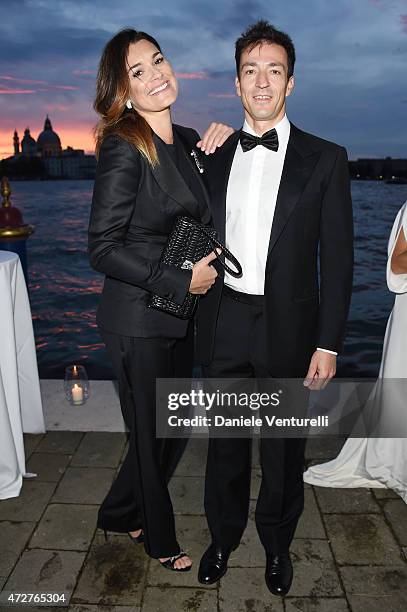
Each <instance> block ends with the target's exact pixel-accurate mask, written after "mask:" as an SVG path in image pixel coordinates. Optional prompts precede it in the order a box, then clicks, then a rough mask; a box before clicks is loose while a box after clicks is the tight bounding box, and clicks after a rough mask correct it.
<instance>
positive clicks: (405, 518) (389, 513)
mask: <svg viewBox="0 0 407 612" xmlns="http://www.w3.org/2000/svg"><path fill="white" fill-rule="evenodd" d="M383 510H384V513H385V515H386V517H387V520H388V521H389V523H390V524H391V526H392V529H393V531H394V533H395V534H396V538H397V540H398V542H399V544H400V545H401V546H407V505H406V504H405V503H404V502H403V500H402V499H386V500H385V502H384V503H383Z"/></svg>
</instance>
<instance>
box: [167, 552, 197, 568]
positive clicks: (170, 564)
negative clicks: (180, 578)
mask: <svg viewBox="0 0 407 612" xmlns="http://www.w3.org/2000/svg"><path fill="white" fill-rule="evenodd" d="M187 556H188V555H187V553H186V552H185V551H184V550H180V551H179V553H178V555H175V556H174V557H170V558H169V559H167V560H166V561H160V563H161V565H162V566H163V567H165V569H168V570H171V571H173V572H189V570H190V569H191V567H192V563H191V565H188V566H187V567H175V565H174V564H175V562H176V561H178V559H182V557H187Z"/></svg>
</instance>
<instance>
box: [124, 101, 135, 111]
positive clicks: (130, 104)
mask: <svg viewBox="0 0 407 612" xmlns="http://www.w3.org/2000/svg"><path fill="white" fill-rule="evenodd" d="M126 106H127V108H128V109H129V110H131V109H132V108H133V105H132V103H131V100H130V99H129V100H127V102H126Z"/></svg>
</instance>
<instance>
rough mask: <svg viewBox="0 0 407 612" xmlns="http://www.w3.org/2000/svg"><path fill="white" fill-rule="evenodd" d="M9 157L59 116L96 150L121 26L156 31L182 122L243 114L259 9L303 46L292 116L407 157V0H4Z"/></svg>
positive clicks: (372, 152)
mask: <svg viewBox="0 0 407 612" xmlns="http://www.w3.org/2000/svg"><path fill="white" fill-rule="evenodd" d="M0 15H1V23H0V158H3V157H6V156H8V155H10V154H12V151H13V149H12V136H13V131H14V129H15V128H17V130H18V132H19V136H20V140H21V138H22V136H23V133H24V129H25V128H26V127H27V126H29V127H30V130H31V133H32V135H33V137H34V138H37V136H38V134H39V132H40V131H41V130H42V128H43V124H44V119H45V116H46V114H47V113H48V114H49V116H50V118H51V121H52V124H53V128H54V129H55V131H56V132H58V134H59V135H60V137H61V140H62V145H63V147H64V148H65V147H66V146H67V145H71V146H73V147H76V148H84V149H86V150H87V151H92V150H93V137H92V127H93V125H94V124H95V121H96V115H95V113H94V111H93V110H92V99H93V94H94V83H95V74H96V69H97V64H98V60H99V57H100V54H101V51H102V49H103V46H104V44H105V43H106V42H107V40H108V39H109V38H110V37H111V36H112V35H113V34H114V33H116V32H117V31H118V30H119V29H120V28H122V27H129V26H130V27H134V28H136V29H140V30H145V31H147V32H149V33H150V34H152V35H153V36H154V37H155V38H157V39H158V41H159V42H160V44H161V46H162V48H163V51H164V53H165V54H166V55H167V57H168V58H169V59H170V60H171V61H172V63H173V65H174V68H175V70H176V72H177V73H178V76H179V79H180V96H179V99H178V101H177V103H176V105H175V107H174V120H175V121H176V122H178V123H182V124H184V125H190V126H192V127H195V128H196V129H197V130H198V131H200V132H202V131H203V130H204V128H205V127H206V126H207V125H208V124H209V122H210V121H212V120H217V121H223V122H226V123H229V124H230V125H232V126H234V127H239V126H240V125H241V123H242V119H241V118H242V111H241V105H240V100H239V99H238V98H237V97H236V95H235V91H234V76H235V73H234V42H235V40H236V38H237V37H238V36H239V35H240V33H241V32H242V30H243V29H245V28H246V27H247V26H248V25H249V24H251V23H253V22H254V21H257V20H258V19H260V18H263V19H268V20H269V21H270V22H271V23H273V24H274V25H275V26H276V27H278V28H280V29H283V30H285V31H287V32H288V33H289V34H290V35H291V36H292V38H293V41H294V43H295V45H296V50H297V64H296V71H295V75H296V88H295V91H294V94H293V95H292V96H291V98H290V99H289V101H288V116H289V118H290V120H291V121H293V122H294V123H295V124H296V125H298V127H301V128H302V129H304V130H306V131H310V132H312V133H315V134H317V135H319V136H322V137H323V138H327V139H329V140H334V141H336V142H338V143H340V144H342V145H344V146H346V147H347V149H348V152H349V155H350V157H351V158H357V157H381V156H386V155H390V156H392V157H404V158H405V157H407V121H406V116H407V87H406V81H407V79H406V73H407V71H406V65H407V2H406V0H334V1H331V0H273V1H272V2H271V0H237V1H233V0H202V1H197V0H171V2H169V1H167V2H164V1H163V0H159V1H157V0H149V1H148V2H145V1H144V2H141V1H140V0H117V1H116V2H111V1H109V2H107V1H105V0H1V3H0Z"/></svg>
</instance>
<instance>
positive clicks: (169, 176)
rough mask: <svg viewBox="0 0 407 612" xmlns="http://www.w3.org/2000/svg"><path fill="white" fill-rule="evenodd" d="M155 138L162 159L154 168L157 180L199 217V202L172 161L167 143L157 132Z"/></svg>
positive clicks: (162, 187)
mask: <svg viewBox="0 0 407 612" xmlns="http://www.w3.org/2000/svg"><path fill="white" fill-rule="evenodd" d="M153 139H154V144H155V146H156V149H157V153H158V158H159V160H160V161H159V164H157V165H156V166H155V167H154V168H152V172H153V175H154V178H155V180H156V181H157V183H158V184H159V186H160V188H161V189H162V190H163V191H165V193H167V194H168V195H169V196H170V197H171V198H172V199H173V200H175V201H176V202H177V203H178V204H179V205H180V206H182V208H184V209H185V210H186V211H187V213H188V214H189V215H192V216H193V217H195V218H196V219H199V205H198V202H197V201H196V198H195V197H194V195H193V194H192V192H191V190H190V189H189V187H188V185H187V184H186V183H185V181H184V179H183V178H182V176H181V174H180V172H179V170H178V168H177V167H176V165H175V164H174V162H173V161H172V159H171V156H170V154H169V153H168V151H167V149H166V145H165V143H164V142H163V141H162V140H161V139H160V138H159V137H158V136H157V135H156V134H153Z"/></svg>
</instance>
